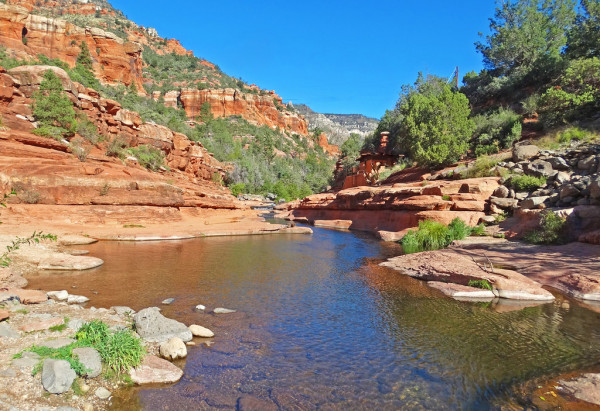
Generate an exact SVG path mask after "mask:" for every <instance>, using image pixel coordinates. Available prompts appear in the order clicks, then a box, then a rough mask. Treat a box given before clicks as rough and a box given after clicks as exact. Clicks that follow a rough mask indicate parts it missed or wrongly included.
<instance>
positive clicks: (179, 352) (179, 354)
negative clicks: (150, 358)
mask: <svg viewBox="0 0 600 411" xmlns="http://www.w3.org/2000/svg"><path fill="white" fill-rule="evenodd" d="M159 352H160V355H161V357H163V358H165V359H167V360H171V361H172V360H177V359H179V358H185V357H187V348H186V346H185V343H184V342H183V341H182V340H181V338H178V337H173V338H171V339H169V340H168V341H165V342H163V343H162V344H161V345H160V348H159Z"/></svg>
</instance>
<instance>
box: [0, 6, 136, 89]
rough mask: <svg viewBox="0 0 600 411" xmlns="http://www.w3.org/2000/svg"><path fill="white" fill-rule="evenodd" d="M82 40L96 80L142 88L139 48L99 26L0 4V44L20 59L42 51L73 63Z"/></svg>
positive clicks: (32, 56) (49, 55) (31, 56)
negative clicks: (76, 24)
mask: <svg viewBox="0 0 600 411" xmlns="http://www.w3.org/2000/svg"><path fill="white" fill-rule="evenodd" d="M82 41H84V42H86V43H87V46H88V48H89V50H90V53H91V56H92V59H93V69H94V72H95V75H96V77H97V78H98V79H100V81H103V82H105V83H109V84H116V83H123V84H125V85H129V84H131V83H134V84H135V85H136V87H137V88H138V90H142V65H143V61H142V48H141V47H140V45H139V44H137V43H133V42H126V41H124V40H122V39H121V38H119V37H117V36H116V35H114V34H113V33H109V32H106V31H104V30H101V29H99V28H93V27H86V28H82V27H79V26H75V25H73V24H71V23H69V22H67V21H64V20H60V19H54V18H48V17H44V16H38V15H35V14H31V13H30V12H29V11H28V10H27V9H26V8H23V7H19V6H11V5H6V4H0V45H2V46H4V47H6V48H7V49H9V52H10V53H12V54H14V55H15V56H18V57H21V58H35V57H37V55H38V54H43V55H45V56H47V57H49V58H57V59H60V60H62V61H64V62H66V63H67V64H69V65H70V66H74V65H75V62H76V60H77V56H78V55H79V53H80V51H81V49H80V47H79V45H80V44H81V42H82Z"/></svg>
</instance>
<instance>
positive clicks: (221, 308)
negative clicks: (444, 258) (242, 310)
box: [213, 307, 237, 314]
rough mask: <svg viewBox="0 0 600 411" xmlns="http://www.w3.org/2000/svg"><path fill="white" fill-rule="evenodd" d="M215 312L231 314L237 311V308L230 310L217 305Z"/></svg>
mask: <svg viewBox="0 0 600 411" xmlns="http://www.w3.org/2000/svg"><path fill="white" fill-rule="evenodd" d="M213 312H214V313H215V314H230V313H235V312H237V310H230V309H229V308H223V307H217V308H215V309H214V311H213Z"/></svg>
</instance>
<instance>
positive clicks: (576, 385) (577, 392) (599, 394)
mask: <svg viewBox="0 0 600 411" xmlns="http://www.w3.org/2000/svg"><path fill="white" fill-rule="evenodd" d="M560 383H561V384H562V385H563V386H564V387H566V388H567V390H569V391H570V392H571V393H572V394H573V395H574V396H575V398H578V399H580V400H583V401H587V402H590V403H592V404H596V405H600V374H592V373H589V374H584V375H582V376H581V377H579V378H575V379H573V380H567V381H560Z"/></svg>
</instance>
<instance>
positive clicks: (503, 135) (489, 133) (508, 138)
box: [471, 108, 522, 156]
mask: <svg viewBox="0 0 600 411" xmlns="http://www.w3.org/2000/svg"><path fill="white" fill-rule="evenodd" d="M473 120H474V122H475V132H474V134H473V139H472V143H471V144H472V146H473V150H474V152H475V155H477V156H479V155H481V154H492V153H496V152H498V149H506V148H509V147H510V146H511V145H512V144H513V142H515V141H517V140H519V139H520V138H521V130H522V126H521V116H520V115H518V114H517V113H515V112H514V111H512V110H510V109H506V108H500V109H498V110H497V111H494V112H492V113H490V114H480V115H478V116H475V117H473Z"/></svg>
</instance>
